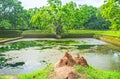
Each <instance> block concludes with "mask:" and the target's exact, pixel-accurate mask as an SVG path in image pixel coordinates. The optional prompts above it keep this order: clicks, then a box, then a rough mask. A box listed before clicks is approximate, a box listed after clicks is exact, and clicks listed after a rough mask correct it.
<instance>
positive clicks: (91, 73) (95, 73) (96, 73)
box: [75, 66, 120, 79]
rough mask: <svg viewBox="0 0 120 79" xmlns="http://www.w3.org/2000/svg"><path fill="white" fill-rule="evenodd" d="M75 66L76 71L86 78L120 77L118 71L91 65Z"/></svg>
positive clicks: (114, 78)
mask: <svg viewBox="0 0 120 79" xmlns="http://www.w3.org/2000/svg"><path fill="white" fill-rule="evenodd" d="M75 68H76V70H77V71H78V72H80V73H82V74H85V76H86V77H87V79H120V72H112V71H103V70H100V69H95V68H93V67H91V66H90V67H87V68H85V67H81V66H76V67H75Z"/></svg>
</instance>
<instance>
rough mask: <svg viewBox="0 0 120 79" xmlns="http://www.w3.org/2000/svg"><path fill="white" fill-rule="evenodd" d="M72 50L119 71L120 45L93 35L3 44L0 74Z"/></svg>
mask: <svg viewBox="0 0 120 79" xmlns="http://www.w3.org/2000/svg"><path fill="white" fill-rule="evenodd" d="M66 51H69V53H70V54H72V56H73V57H75V56H76V55H77V54H78V53H79V54H80V55H82V56H84V57H85V58H86V60H87V62H88V64H89V65H91V66H93V67H96V68H99V69H102V70H109V71H117V72H119V71H120V51H119V48H117V47H115V46H113V45H110V44H108V43H106V42H103V41H100V40H97V39H94V38H76V39H73V38H71V39H59V40H58V39H42V38H41V39H20V40H16V41H13V42H9V43H6V44H4V45H1V47H0V74H24V73H30V72H33V71H36V70H38V69H40V68H43V67H45V66H46V65H48V64H51V63H52V64H54V63H56V62H57V61H59V60H60V58H62V56H63V55H64V53H65V52H66Z"/></svg>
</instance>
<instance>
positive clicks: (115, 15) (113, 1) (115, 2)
mask: <svg viewBox="0 0 120 79" xmlns="http://www.w3.org/2000/svg"><path fill="white" fill-rule="evenodd" d="M101 10H102V15H103V16H104V17H105V18H107V19H108V20H109V21H110V22H111V23H112V26H111V29H113V30H120V18H119V17H120V1H119V0H106V2H105V4H104V5H103V6H102V7H101Z"/></svg>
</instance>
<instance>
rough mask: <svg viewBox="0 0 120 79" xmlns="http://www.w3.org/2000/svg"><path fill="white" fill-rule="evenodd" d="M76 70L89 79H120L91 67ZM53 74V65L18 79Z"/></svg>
mask: <svg viewBox="0 0 120 79" xmlns="http://www.w3.org/2000/svg"><path fill="white" fill-rule="evenodd" d="M75 69H76V71H77V72H79V73H81V74H84V75H85V76H86V78H87V79H120V72H112V71H103V70H100V69H96V68H93V67H91V66H90V67H87V68H85V67H81V66H75ZM52 72H53V68H52V65H48V66H47V67H45V68H43V69H40V70H38V71H35V72H33V73H30V74H21V75H18V79H48V78H49V76H50V75H51V74H52ZM0 79H10V77H9V76H7V77H6V76H1V77H0Z"/></svg>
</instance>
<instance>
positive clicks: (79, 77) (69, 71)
mask: <svg viewBox="0 0 120 79" xmlns="http://www.w3.org/2000/svg"><path fill="white" fill-rule="evenodd" d="M75 64H76V65H81V66H84V67H87V66H88V64H87V61H86V59H85V58H84V57H82V56H79V55H77V57H75V58H73V57H72V56H71V55H70V54H69V53H68V52H66V53H65V55H64V56H63V58H62V59H61V60H60V61H58V62H57V63H56V64H55V65H54V73H53V74H52V75H51V76H50V78H49V79H86V78H85V76H84V75H83V74H80V73H78V72H76V71H75V69H74V67H73V65H75Z"/></svg>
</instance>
